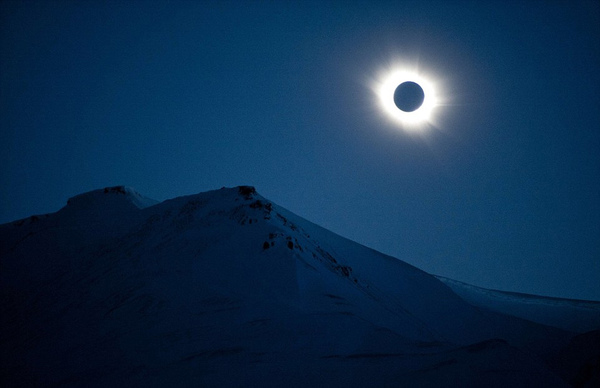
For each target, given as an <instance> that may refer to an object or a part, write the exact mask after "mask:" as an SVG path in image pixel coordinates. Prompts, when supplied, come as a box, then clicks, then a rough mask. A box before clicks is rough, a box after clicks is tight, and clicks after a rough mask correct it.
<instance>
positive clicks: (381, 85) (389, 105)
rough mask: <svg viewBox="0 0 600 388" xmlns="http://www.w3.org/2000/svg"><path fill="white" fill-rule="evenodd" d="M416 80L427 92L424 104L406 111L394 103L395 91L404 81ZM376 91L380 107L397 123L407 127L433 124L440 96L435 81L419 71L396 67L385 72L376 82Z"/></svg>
mask: <svg viewBox="0 0 600 388" xmlns="http://www.w3.org/2000/svg"><path fill="white" fill-rule="evenodd" d="M408 81H412V82H416V83H417V84H419V86H421V88H422V89H423V92H424V93H425V99H424V100H423V104H422V105H421V106H420V107H419V108H418V109H416V110H415V111H413V112H404V111H402V110H400V109H398V107H397V106H396V104H395V103H394V92H395V91H396V88H397V87H398V85H400V84H401V83H404V82H408ZM373 89H374V92H375V93H376V95H377V98H378V102H379V106H380V108H381V109H382V110H383V111H384V112H385V113H386V114H387V116H388V117H389V118H390V119H391V120H392V121H394V122H395V123H398V124H400V125H401V126H402V127H403V128H406V129H419V128H421V127H422V126H424V125H427V124H432V122H433V112H434V110H435V108H436V107H437V106H438V97H437V95H436V92H435V87H434V83H433V81H431V80H430V79H429V78H428V77H426V76H424V75H422V74H420V73H419V72H417V71H411V70H407V69H398V68H396V69H394V70H391V71H388V72H387V73H386V74H383V75H382V76H381V78H380V80H379V81H378V82H376V83H375V85H374V87H373Z"/></svg>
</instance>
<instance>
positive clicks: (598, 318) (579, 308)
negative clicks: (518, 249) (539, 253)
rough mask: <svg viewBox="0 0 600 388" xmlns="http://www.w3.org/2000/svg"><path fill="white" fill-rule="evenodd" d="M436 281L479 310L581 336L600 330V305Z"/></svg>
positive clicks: (598, 303) (455, 282)
mask: <svg viewBox="0 0 600 388" xmlns="http://www.w3.org/2000/svg"><path fill="white" fill-rule="evenodd" d="M436 277H437V278H438V279H439V280H441V281H442V282H443V283H445V284H446V285H447V286H449V287H450V288H451V289H452V290H453V291H454V292H456V293H457V294H458V295H459V296H460V297H462V298H463V299H464V300H466V301H467V302H469V303H470V304H472V305H474V306H477V307H481V308H485V309H487V310H491V311H495V312H498V313H502V314H509V315H513V316H516V317H520V318H523V319H527V320H530V321H533V322H537V323H541V324H544V325H548V326H554V327H558V328H561V329H564V330H569V331H573V332H577V333H584V332H587V331H592V330H600V302H594V301H587V300H573V299H561V298H551V297H544V296H538V295H529V294H522V293H516V292H506V291H498V290H489V289H485V288H481V287H476V286H472V285H470V284H466V283H462V282H459V281H456V280H452V279H448V278H445V277H442V276H436Z"/></svg>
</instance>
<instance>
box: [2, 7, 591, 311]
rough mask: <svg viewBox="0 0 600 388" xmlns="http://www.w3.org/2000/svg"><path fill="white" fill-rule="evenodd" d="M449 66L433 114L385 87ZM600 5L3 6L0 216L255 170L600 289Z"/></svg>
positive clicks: (293, 188) (447, 247) (563, 285)
mask: <svg viewBox="0 0 600 388" xmlns="http://www.w3.org/2000/svg"><path fill="white" fill-rule="evenodd" d="M395 60H401V61H406V62H410V63H416V64H418V65H419V69H424V70H426V71H427V72H428V73H429V74H432V75H434V76H435V77H434V78H435V79H436V85H437V87H438V93H440V94H441V95H442V97H443V98H444V101H445V105H444V106H442V107H439V108H438V109H437V110H436V111H435V124H436V125H435V128H429V129H428V130H426V131H424V132H421V133H418V134H415V133H414V132H413V133H407V132H405V131H403V130H401V129H399V128H398V127H397V126H394V125H392V124H391V123H390V122H389V120H387V118H386V117H385V115H384V114H383V113H382V112H381V110H380V109H378V106H377V105H376V103H375V101H376V96H374V94H373V92H372V90H371V87H372V84H373V80H374V79H376V78H377V76H378V75H379V74H381V72H382V70H385V69H386V68H389V66H390V64H392V63H393V61H395ZM598 69H600V3H599V2H597V1H589V2H582V1H569V2H566V1H531V2H530V1H527V2H520V1H514V2H510V1H498V2H491V1H484V2H480V1H469V2H466V1H465V2H459V1H450V2H447V1H440V2H427V1H416V2H402V1H390V2H377V1H372V2H350V1H340V2H324V1H319V2H316V1H315V2H292V1H283V2H262V3H248V2H221V1H219V2H200V1H190V2H177V1H170V2H166V1H165V2H150V1H139V2H135V1H133V2H125V1H117V2H110V1H109V2H93V1H84V2H75V1H73V2H66V1H63V2H50V1H42V2H22V1H19V2H11V1H2V2H1V3H0V147H1V153H0V157H1V159H0V165H1V167H0V222H8V221H12V220H14V219H18V218H23V217H26V216H29V215H31V214H38V213H48V212H53V211H56V210H58V209H59V208H60V207H62V206H63V205H64V204H65V203H66V200H67V198H68V197H70V196H73V195H75V194H79V193H82V192H84V191H88V190H92V189H96V188H101V187H104V186H108V185H117V184H124V185H128V186H132V187H134V188H136V189H137V190H138V191H139V192H141V193H143V194H144V195H146V196H149V197H152V198H155V199H158V200H164V199H168V198H172V197H176V196H181V195H186V194H193V193H197V192H201V191H206V190H211V189H216V188H220V187H221V186H236V185H240V184H250V185H254V186H256V187H257V189H258V191H259V192H260V193H261V194H262V195H264V196H266V197H267V198H269V199H271V200H273V201H275V202H276V203H279V204H280V205H282V206H284V207H286V208H288V209H289V210H291V211H294V212H296V213H297V214H299V215H301V216H303V217H305V218H307V219H309V220H311V221H313V222H315V223H317V224H320V225H322V226H324V227H326V228H328V229H331V230H333V231H334V232H337V233H339V234H341V235H343V236H346V237H348V238H350V239H352V240H355V241H358V242H360V243H363V244H365V245H367V246H370V247H372V248H374V249H377V250H380V251H382V252H384V253H387V254H390V255H393V256H396V257H398V258H400V259H402V260H404V261H407V262H409V263H411V264H413V265H416V266H417V267H419V268H422V269H424V270H426V271H428V272H431V273H434V274H439V275H443V276H448V277H451V278H454V279H457V280H462V281H465V282H469V283H472V284H476V285H480V286H484V287H489V288H497V289H503V290H511V291H520V292H528V293H538V294H544V295H551V296H563V297H572V298H584V299H597V300H600V286H599V285H598V283H599V281H598V279H600V94H599V91H600V71H598Z"/></svg>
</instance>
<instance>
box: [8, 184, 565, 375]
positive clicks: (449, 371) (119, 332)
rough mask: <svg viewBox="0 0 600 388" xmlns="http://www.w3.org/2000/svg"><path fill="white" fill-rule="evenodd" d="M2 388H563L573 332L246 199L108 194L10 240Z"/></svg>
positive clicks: (17, 228) (217, 194) (96, 194)
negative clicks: (485, 303) (477, 297)
mask: <svg viewBox="0 0 600 388" xmlns="http://www.w3.org/2000/svg"><path fill="white" fill-rule="evenodd" d="M0 237H1V238H0V241H1V245H0V287H1V289H0V291H1V300H0V301H1V308H2V314H1V315H2V316H1V317H0V327H2V331H1V335H0V340H1V343H2V358H1V360H0V361H1V362H2V365H3V368H2V380H3V382H4V383H5V384H4V385H5V386H29V385H39V384H40V383H42V382H43V383H44V385H50V386H52V385H60V386H106V385H109V384H116V385H143V386H165V385H169V386H189V385H202V386H204V385H208V386H282V385H288V386H289V385H294V384H296V385H298V386H305V385H307V384H317V385H320V386H382V385H390V384H392V385H396V384H402V383H410V384H411V385H413V386H431V385H435V386H439V385H448V386H452V385H457V384H458V385H463V386H464V385H476V386H478V385H481V386H483V385H486V386H506V385H511V386H515V385H517V386H518V385H521V386H530V385H531V384H532V383H533V382H536V384H537V383H540V385H544V386H561V385H563V384H564V381H563V380H561V379H560V378H559V377H557V375H556V374H555V373H554V372H552V371H551V369H550V368H549V367H548V364H547V363H546V361H545V360H549V357H550V356H551V355H553V354H557V353H558V351H559V350H560V348H561V347H563V346H564V345H566V344H567V341H568V340H569V338H570V337H571V335H570V334H568V333H567V332H564V331H561V330H558V329H555V328H551V327H547V326H542V325H538V324H535V323H532V322H528V321H525V320H522V319H519V318H516V317H512V316H508V315H502V314H498V313H494V312H491V311H486V310H481V309H479V308H477V307H474V306H472V305H471V304H469V303H467V302H465V301H464V300H463V299H462V298H460V297H459V296H458V295H456V294H455V293H454V292H453V291H452V290H451V289H450V288H448V287H447V286H446V285H445V284H443V283H442V282H440V281H439V280H438V279H436V278H435V277H433V276H431V275H429V274H427V273H425V272H423V271H421V270H419V269H417V268H415V267H412V266H410V265H408V264H406V263H404V262H402V261H400V260H397V259H395V258H392V257H389V256H385V255H383V254H381V253H378V252H376V251H373V250H371V249H368V248H366V247H364V246H361V245H359V244H356V243H354V242H352V241H349V240H347V239H344V238H342V237H340V236H337V235H335V234H333V233H331V232H329V231H327V230H325V229H322V228H320V227H318V226H316V225H314V224H312V223H310V222H308V221H306V220H304V219H302V218H300V217H298V216H296V215H294V214H292V213H290V212H288V211H286V210H285V209H283V208H281V207H279V206H277V205H276V204H273V203H272V202H270V201H268V200H266V199H265V198H263V197H261V196H260V195H258V194H257V193H256V191H255V190H254V188H252V187H248V186H240V187H237V188H232V189H225V188H223V189H221V190H215V191H211V192H207V193H201V194H197V195H192V196H187V197H180V198H175V199H172V200H168V201H164V202H162V203H156V202H155V201H152V200H148V199H145V198H143V197H142V196H141V195H139V194H138V193H136V192H135V191H134V190H132V189H128V188H124V187H114V188H106V189H103V190H96V191H93V192H90V193H86V194H82V195H79V196H77V197H74V198H73V199H71V200H69V202H68V204H67V206H65V207H64V208H63V209H61V210H60V211H58V212H57V213H54V214H50V215H46V216H38V217H31V218H29V219H25V220H21V221H17V222H14V223H10V224H5V225H1V226H0Z"/></svg>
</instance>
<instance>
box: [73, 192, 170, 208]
mask: <svg viewBox="0 0 600 388" xmlns="http://www.w3.org/2000/svg"><path fill="white" fill-rule="evenodd" d="M157 203H158V201H155V200H153V199H150V198H146V197H144V196H143V195H141V194H140V193H138V192H137V191H135V190H134V189H133V188H131V187H128V186H112V187H105V188H103V189H97V190H92V191H88V192H87V193H83V194H79V195H76V196H74V197H71V198H69V200H68V201H67V208H68V209H75V210H85V209H90V208H93V207H95V206H98V205H110V206H111V207H112V206H116V207H117V208H137V209H144V208H146V207H149V206H152V205H156V204H157Z"/></svg>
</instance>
